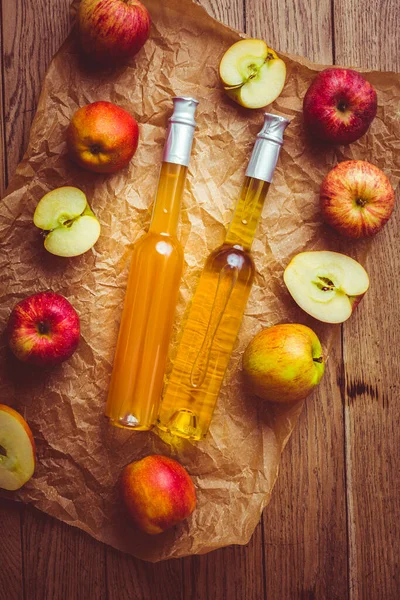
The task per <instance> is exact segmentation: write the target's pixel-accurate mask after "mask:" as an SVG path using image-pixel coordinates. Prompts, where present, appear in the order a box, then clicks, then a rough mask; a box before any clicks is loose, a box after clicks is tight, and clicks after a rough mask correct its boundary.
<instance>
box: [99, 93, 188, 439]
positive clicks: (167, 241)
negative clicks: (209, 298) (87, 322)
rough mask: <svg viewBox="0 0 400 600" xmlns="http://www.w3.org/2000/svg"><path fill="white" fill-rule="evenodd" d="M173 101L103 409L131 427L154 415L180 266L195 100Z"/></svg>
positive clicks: (148, 424)
mask: <svg viewBox="0 0 400 600" xmlns="http://www.w3.org/2000/svg"><path fill="white" fill-rule="evenodd" d="M173 102H174V111H173V114H172V117H171V118H170V119H169V127H168V133H167V139H166V143H165V147H164V154H163V162H162V166H161V172H160V179H159V184H158V190H157V196H156V201H155V204H154V209H153V216H152V220H151V224H150V228H149V231H148V233H146V234H145V235H144V236H143V237H142V238H141V239H140V240H139V241H138V243H137V244H136V245H135V248H134V251H133V256H132V263H131V267H130V274H129V279H128V286H127V290H126V296H125V303H124V309H123V313H122V319H121V325H120V330H119V336H118V342H117V348H116V352H115V358H114V366H113V372H112V376H111V384H110V389H109V393H108V399H107V406H106V413H105V414H106V417H107V418H108V419H109V421H110V422H111V423H112V424H113V425H116V426H118V427H125V428H130V429H134V430H137V431H145V430H148V429H151V428H152V426H153V425H154V423H155V421H156V418H157V413H158V409H159V404H160V399H161V392H162V385H163V376H164V370H165V363H166V359H167V353H168V345H169V341H170V337H171V332H172V326H173V321H174V316H175V309H176V304H177V299H178V291H179V284H180V279H181V274H182V266H183V251H182V247H181V244H180V242H179V240H178V238H177V227H178V220H179V214H180V205H181V198H182V195H183V191H184V188H185V181H186V174H187V168H188V165H189V159H190V153H191V147H192V141H193V134H194V128H195V125H196V124H195V121H194V113H195V110H196V107H197V104H198V102H197V101H196V100H194V99H193V98H185V97H177V98H174V99H173Z"/></svg>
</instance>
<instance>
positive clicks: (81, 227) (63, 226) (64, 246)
mask: <svg viewBox="0 0 400 600" xmlns="http://www.w3.org/2000/svg"><path fill="white" fill-rule="evenodd" d="M33 222H34V224H35V225H36V227H39V229H43V230H44V231H45V232H47V233H46V237H45V240H44V247H45V248H46V250H47V251H48V252H51V254H55V255H56V256H65V257H70V256H79V255H80V254H83V253H84V252H87V251H88V250H90V248H92V246H94V244H95V243H96V242H97V240H98V238H99V235H100V223H99V221H98V220H97V218H96V217H95V215H94V214H93V211H92V210H91V208H90V207H89V205H88V203H87V200H86V196H85V194H84V193H83V192H82V191H81V190H79V189H78V188H75V187H71V186H65V187H60V188H57V189H55V190H52V191H51V192H48V193H47V194H45V195H44V196H43V198H42V199H41V200H40V201H39V203H38V205H37V207H36V210H35V214H34V215H33Z"/></svg>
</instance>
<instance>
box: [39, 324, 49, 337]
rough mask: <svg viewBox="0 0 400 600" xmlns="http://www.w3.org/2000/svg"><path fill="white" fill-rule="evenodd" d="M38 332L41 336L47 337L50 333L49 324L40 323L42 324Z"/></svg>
mask: <svg viewBox="0 0 400 600" xmlns="http://www.w3.org/2000/svg"><path fill="white" fill-rule="evenodd" d="M38 331H39V333H40V335H46V334H47V333H49V326H48V324H47V323H44V322H43V321H40V323H38Z"/></svg>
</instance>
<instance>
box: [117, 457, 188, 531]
mask: <svg viewBox="0 0 400 600" xmlns="http://www.w3.org/2000/svg"><path fill="white" fill-rule="evenodd" d="M120 484H121V494H122V499H123V501H124V504H125V506H126V508H127V510H128V513H129V515H130V516H131V518H132V519H133V521H134V523H135V524H136V526H137V527H139V529H141V530H142V531H145V532H146V533H149V534H150V535H155V534H158V533H162V532H163V531H165V530H166V529H169V528H170V527H173V526H174V525H176V524H177V523H179V522H180V521H183V520H184V519H186V518H187V517H189V515H191V514H192V512H193V511H194V509H195V506H196V490H195V487H194V485H193V481H192V480H191V478H190V476H189V474H188V473H187V471H186V470H185V469H184V468H183V467H182V466H181V465H180V464H179V463H178V462H177V461H176V460H173V459H172V458H168V457H167V456H161V455H158V454H154V455H152V456H146V458H143V459H142V460H138V461H135V462H132V463H130V464H129V465H127V466H126V467H125V469H124V470H123V471H122V475H121V481H120Z"/></svg>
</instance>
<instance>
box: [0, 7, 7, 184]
mask: <svg viewBox="0 0 400 600" xmlns="http://www.w3.org/2000/svg"><path fill="white" fill-rule="evenodd" d="M1 14H2V0H0V15H1ZM3 55H4V53H3V21H1V20H0V196H2V194H3V192H4V190H5V188H6V179H7V161H6V135H5V132H6V120H5V113H4V100H3V99H4V61H3Z"/></svg>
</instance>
